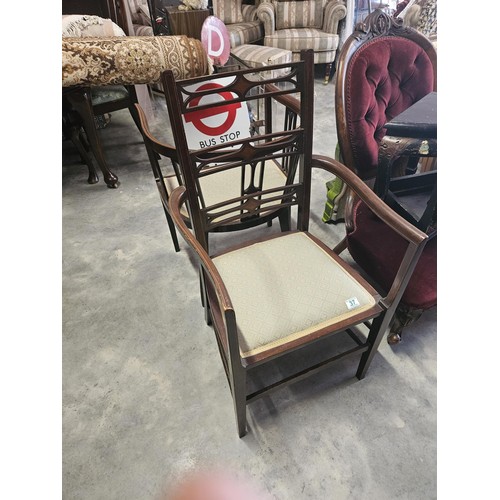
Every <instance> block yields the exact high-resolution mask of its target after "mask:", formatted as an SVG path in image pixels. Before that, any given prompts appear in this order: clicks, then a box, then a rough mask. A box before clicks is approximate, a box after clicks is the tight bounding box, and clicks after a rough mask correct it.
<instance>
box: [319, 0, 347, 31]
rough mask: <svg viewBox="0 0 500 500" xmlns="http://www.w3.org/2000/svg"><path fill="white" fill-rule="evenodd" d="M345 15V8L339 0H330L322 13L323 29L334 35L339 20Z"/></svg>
mask: <svg viewBox="0 0 500 500" xmlns="http://www.w3.org/2000/svg"><path fill="white" fill-rule="evenodd" d="M346 15H347V9H346V6H345V5H344V3H343V2H341V1H340V0H330V1H329V2H328V3H327V4H326V7H325V12H324V15H323V31H324V32H325V33H332V34H334V35H336V34H337V33H338V30H339V21H340V20H341V19H344V17H345V16H346Z"/></svg>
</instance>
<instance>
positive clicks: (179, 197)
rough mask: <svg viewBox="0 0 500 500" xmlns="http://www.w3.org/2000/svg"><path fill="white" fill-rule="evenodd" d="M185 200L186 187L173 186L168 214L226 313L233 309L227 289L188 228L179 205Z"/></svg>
mask: <svg viewBox="0 0 500 500" xmlns="http://www.w3.org/2000/svg"><path fill="white" fill-rule="evenodd" d="M186 202H187V192H186V188H185V187H184V186H179V187H177V188H175V189H174V190H173V191H172V194H171V195H170V199H169V201H168V207H169V210H170V214H171V216H172V219H173V221H174V223H175V225H176V226H177V228H178V229H179V231H180V233H181V235H182V237H183V238H184V240H185V241H186V243H187V244H188V245H189V246H190V247H191V248H192V249H193V250H194V251H195V252H196V254H197V256H198V259H199V260H200V264H201V265H202V267H203V269H204V270H205V271H206V274H207V276H208V278H209V279H210V282H211V283H212V285H213V287H214V290H215V293H216V295H217V299H218V301H219V305H220V307H221V311H222V312H223V313H224V314H226V313H227V312H228V311H233V305H232V304H231V299H230V298H229V293H228V292H227V289H226V287H225V286H224V282H223V281H222V278H221V276H220V274H219V271H218V270H217V268H216V267H215V264H214V263H213V261H212V259H211V258H210V256H209V255H208V253H207V251H206V250H205V249H204V248H203V246H202V245H201V244H200V242H199V241H198V240H197V239H196V237H195V236H194V234H193V233H192V231H191V229H189V227H188V226H187V224H186V222H185V219H184V217H183V216H182V214H181V207H182V206H183V205H184V204H185V203H186Z"/></svg>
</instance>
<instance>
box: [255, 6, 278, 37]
mask: <svg viewBox="0 0 500 500" xmlns="http://www.w3.org/2000/svg"><path fill="white" fill-rule="evenodd" d="M257 17H258V18H259V19H260V20H261V21H262V22H263V23H264V36H270V35H273V34H274V32H275V31H276V13H275V11H274V5H273V4H272V3H270V2H263V3H261V4H259V6H258V7H257Z"/></svg>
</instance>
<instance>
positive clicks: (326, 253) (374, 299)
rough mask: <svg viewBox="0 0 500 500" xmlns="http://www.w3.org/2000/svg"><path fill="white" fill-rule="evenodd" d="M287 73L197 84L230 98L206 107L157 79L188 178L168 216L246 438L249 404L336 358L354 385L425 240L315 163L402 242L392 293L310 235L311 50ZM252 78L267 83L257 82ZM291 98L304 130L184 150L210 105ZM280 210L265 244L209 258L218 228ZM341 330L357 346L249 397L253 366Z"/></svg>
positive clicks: (342, 173) (339, 168)
mask: <svg viewBox="0 0 500 500" xmlns="http://www.w3.org/2000/svg"><path fill="white" fill-rule="evenodd" d="M282 66H283V65H279V66H275V67H272V68H271V69H280V68H282ZM288 66H289V70H290V71H289V73H287V74H285V75H283V76H280V77H278V78H274V79H270V80H266V79H265V78H266V77H265V74H264V71H266V74H267V75H269V73H267V70H268V69H269V67H267V68H263V69H262V70H242V71H236V72H231V73H224V74H218V75H212V76H211V77H207V78H198V79H196V83H197V84H201V83H208V82H209V81H210V84H211V85H213V84H214V83H215V84H219V86H217V85H216V86H215V87H212V93H213V92H216V91H217V92H221V91H223V92H225V93H226V99H224V100H221V101H220V102H219V103H213V102H212V103H211V104H210V105H207V104H203V100H202V99H200V98H201V97H202V95H203V94H204V92H203V91H200V92H199V93H198V92H191V91H188V90H186V87H188V86H190V85H192V83H193V81H192V80H190V81H176V80H175V78H174V76H173V74H172V73H171V72H169V71H166V72H165V73H164V74H163V80H162V81H163V85H164V88H165V89H166V95H167V104H168V109H169V115H170V121H171V123H172V127H173V133H174V138H175V143H176V147H177V154H178V160H179V164H180V168H181V172H182V176H183V180H184V185H183V186H180V187H178V188H176V189H175V190H174V191H173V193H172V195H171V196H170V199H169V202H168V206H169V211H170V214H171V216H172V219H173V221H174V223H175V225H176V226H177V228H178V230H179V231H180V233H181V234H182V236H183V238H184V239H185V240H186V242H187V243H188V244H189V246H190V249H191V250H192V251H193V252H194V253H195V255H196V257H197V259H198V262H199V265H200V270H201V277H202V292H203V295H204V297H203V298H204V300H203V303H204V306H205V310H206V313H207V314H206V318H207V320H208V323H209V324H211V325H212V326H213V329H214V332H215V338H216V341H217V344H218V347H219V352H220V356H221V360H222V365H223V367H224V369H225V372H226V375H227V379H228V383H229V388H230V391H231V394H232V397H233V403H234V410H235V413H236V421H237V429H238V434H239V436H240V437H241V436H243V435H244V434H245V433H246V432H247V418H246V406H247V405H248V404H250V403H251V402H253V401H255V400H256V399H258V398H260V397H262V396H264V395H268V394H270V393H271V392H272V391H275V390H277V389H279V388H281V387H282V386H283V385H284V384H287V383H290V382H292V381H296V380H300V379H302V378H304V377H306V376H308V375H313V374H316V373H317V372H319V371H320V370H322V369H324V368H326V367H328V366H330V363H332V362H334V361H337V360H339V359H343V358H346V357H351V356H355V355H358V356H360V360H359V363H358V364H357V368H356V376H357V377H358V378H359V379H362V378H363V377H364V376H365V374H366V372H367V370H368V367H369V366H370V363H371V361H372V360H373V357H374V356H375V354H376V352H377V348H378V346H379V343H380V340H381V338H382V337H383V335H384V332H385V330H386V328H387V326H388V324H389V322H390V320H391V317H392V315H393V313H394V309H395V307H396V304H397V303H398V301H399V299H400V297H401V295H402V293H403V291H404V288H405V286H406V284H407V282H408V280H409V279H410V276H411V273H412V271H413V269H414V267H415V264H416V262H417V260H418V257H419V255H420V253H421V252H422V249H423V247H424V245H425V243H426V240H427V235H426V234H424V233H423V232H421V231H419V230H418V229H416V228H415V227H413V226H412V225H411V224H410V223H408V222H406V221H405V220H404V219H402V218H401V217H400V216H399V215H397V214H396V213H395V212H393V211H392V210H391V209H390V208H389V207H388V206H387V205H385V204H384V203H383V202H382V201H381V200H380V199H379V198H377V196H375V194H374V193H373V192H372V191H371V190H370V189H369V188H367V187H366V185H365V184H364V183H363V182H362V181H361V180H360V179H359V178H358V177H357V176H356V175H355V174H354V173H353V172H351V171H350V170H349V169H348V168H347V167H345V166H344V165H342V164H340V163H339V162H336V161H335V160H329V159H319V160H318V161H319V162H321V166H322V167H323V168H326V169H328V170H329V171H330V172H331V173H332V174H334V175H337V176H339V177H341V178H342V179H343V180H344V182H346V183H347V184H348V185H349V186H350V187H351V188H352V189H353V190H354V191H355V192H356V193H358V194H359V196H360V197H361V198H362V199H363V200H364V201H365V203H366V204H367V206H368V207H369V208H370V209H371V210H372V211H373V212H374V213H375V214H376V215H377V216H378V217H379V218H380V219H381V221H383V223H384V224H387V225H388V226H390V227H391V228H392V230H394V231H396V232H397V233H398V234H399V235H400V236H401V238H403V239H404V240H405V241H406V243H407V248H406V250H405V254H404V258H403V260H402V262H401V265H400V266H399V269H398V272H397V275H396V277H395V279H394V282H393V285H392V287H391V288H390V291H389V293H388V294H387V295H385V296H381V295H380V294H379V293H377V291H376V290H375V289H374V288H373V287H372V286H370V285H369V284H368V283H367V282H366V281H365V280H364V279H363V278H362V277H361V276H360V275H359V274H358V273H357V272H356V271H355V270H354V269H353V268H352V267H351V266H350V265H349V264H348V263H347V262H346V261H344V260H343V259H341V258H340V257H339V256H338V255H337V254H336V253H335V252H334V251H332V250H331V249H329V248H328V246H326V245H325V244H324V243H322V242H321V241H320V240H319V239H317V238H316V237H315V236H313V235H312V234H310V233H309V231H308V227H309V201H310V185H311V168H312V167H311V166H312V163H313V155H312V132H313V126H312V125H313V95H314V89H313V83H314V76H313V54H312V51H307V52H306V53H305V54H303V60H301V61H298V62H294V63H290V64H289V65H288ZM255 75H258V76H260V77H262V78H257V79H255ZM228 76H229V77H230V82H229V83H227V80H225V81H224V83H222V78H226V77H228ZM204 88H205V89H206V88H207V87H206V86H205V87H204ZM214 88H215V89H217V90H213V89H214ZM257 89H259V90H258V91H257ZM205 92H210V91H205ZM228 94H230V95H231V97H229V96H228ZM205 95H206V94H205ZM290 95H294V96H297V97H298V98H299V100H300V109H299V113H298V114H299V116H300V123H299V121H297V122H295V123H294V124H293V126H291V127H282V128H281V129H273V131H272V132H270V131H268V130H266V129H265V128H264V129H261V130H257V131H256V133H254V134H251V135H248V136H246V137H243V138H238V139H236V140H233V141H231V142H228V143H225V144H219V145H215V146H210V147H206V148H203V149H195V150H193V149H189V148H188V145H187V144H188V142H187V137H186V131H185V122H184V121H183V119H182V116H183V115H184V114H185V113H186V112H188V111H190V112H193V111H198V112H200V113H201V114H202V112H203V111H204V110H207V109H208V107H210V109H211V112H212V113H213V112H214V108H217V107H219V108H220V109H221V110H222V109H224V108H223V107H224V106H225V109H227V107H228V105H229V106H230V105H238V106H239V105H245V106H246V105H247V104H248V103H252V102H255V101H257V100H262V101H264V107H267V109H272V107H273V106H272V102H273V101H275V100H278V101H279V100H280V99H283V98H286V97H288V96H290ZM221 113H222V111H221ZM290 160H292V162H293V163H296V164H297V173H296V175H295V176H289V177H287V178H286V180H285V181H284V183H283V184H282V185H280V186H269V187H267V186H265V185H260V186H256V185H255V184H254V183H253V182H252V176H249V177H245V176H243V177H241V178H242V179H246V188H247V189H245V190H244V191H243V192H242V193H241V194H240V195H239V196H231V197H230V198H227V199H220V201H219V202H218V203H217V204H215V205H214V206H212V207H207V206H206V205H205V204H204V202H203V194H204V193H203V182H202V178H203V177H204V176H207V175H210V174H211V173H215V172H221V171H235V172H241V171H242V170H244V169H248V170H249V172H255V171H256V170H257V169H260V170H261V171H262V173H263V175H264V176H265V174H266V171H268V170H269V168H270V165H271V164H272V163H274V162H276V163H277V164H282V163H283V162H287V161H290ZM210 165H212V166H210ZM285 207H289V208H290V209H291V210H293V213H294V216H293V218H292V219H293V220H294V228H293V230H291V231H284V232H281V233H278V234H275V235H273V236H271V235H267V236H261V237H259V238H257V239H255V240H252V241H250V242H247V243H245V244H242V243H241V242H240V241H238V240H239V239H238V238H236V239H235V242H234V245H233V246H231V247H230V248H229V249H227V250H226V251H224V252H222V253H220V254H218V255H213V254H212V253H211V252H210V251H209V250H208V245H207V241H206V238H205V235H206V234H207V229H210V228H211V227H212V226H213V225H214V224H228V223H230V222H231V221H233V220H237V219H241V218H244V217H248V218H251V217H255V216H262V215H264V214H269V213H272V212H275V211H279V210H281V209H283V208H285ZM186 208H187V210H188V212H189V220H190V224H189V225H188V224H187V223H186V217H185V212H184V211H185V209H186ZM341 332H344V333H343V335H346V336H347V338H348V339H349V338H350V340H351V341H352V345H351V346H350V347H349V348H347V349H344V350H342V351H341V352H339V351H338V350H337V351H336V353H335V354H334V355H332V356H330V357H328V358H327V359H323V360H322V361H320V362H315V363H309V362H308V358H307V357H303V358H301V361H302V362H303V366H297V370H296V372H295V373H293V374H292V375H289V374H287V375H284V374H282V375H283V376H282V378H281V379H280V380H278V381H276V380H272V381H271V380H266V381H265V382H264V381H262V380H261V382H263V384H264V386H262V385H260V386H259V387H257V388H253V389H251V385H250V379H251V378H252V375H255V370H256V369H258V367H262V366H263V365H265V364H268V363H273V364H274V363H275V361H276V360H277V359H278V358H283V357H284V356H288V355H290V354H292V353H293V352H294V351H297V350H300V349H302V348H305V347H306V346H309V345H311V344H312V343H315V342H328V343H329V342H330V341H331V340H334V339H332V338H330V337H331V336H332V335H333V336H336V335H334V334H341ZM193 341H194V340H193ZM186 362H188V361H186ZM207 404H208V403H207Z"/></svg>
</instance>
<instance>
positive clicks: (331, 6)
mask: <svg viewBox="0 0 500 500" xmlns="http://www.w3.org/2000/svg"><path fill="white" fill-rule="evenodd" d="M346 14H347V10H346V7H345V2H344V1H343V0H318V1H309V0H308V1H292V0H270V1H265V2H262V3H260V4H259V6H258V7H257V15H258V16H259V19H261V21H262V22H263V23H264V31H265V35H264V45H267V46H269V47H276V48H280V49H287V50H291V51H292V60H294V61H296V60H298V59H299V58H300V52H301V51H302V50H307V49H312V50H313V51H314V63H315V64H326V72H325V80H324V83H325V84H327V83H328V82H329V81H330V74H331V69H332V65H333V62H334V61H335V54H336V53H337V47H338V45H339V35H338V29H339V21H340V20H341V19H343V18H344V17H345V16H346Z"/></svg>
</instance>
